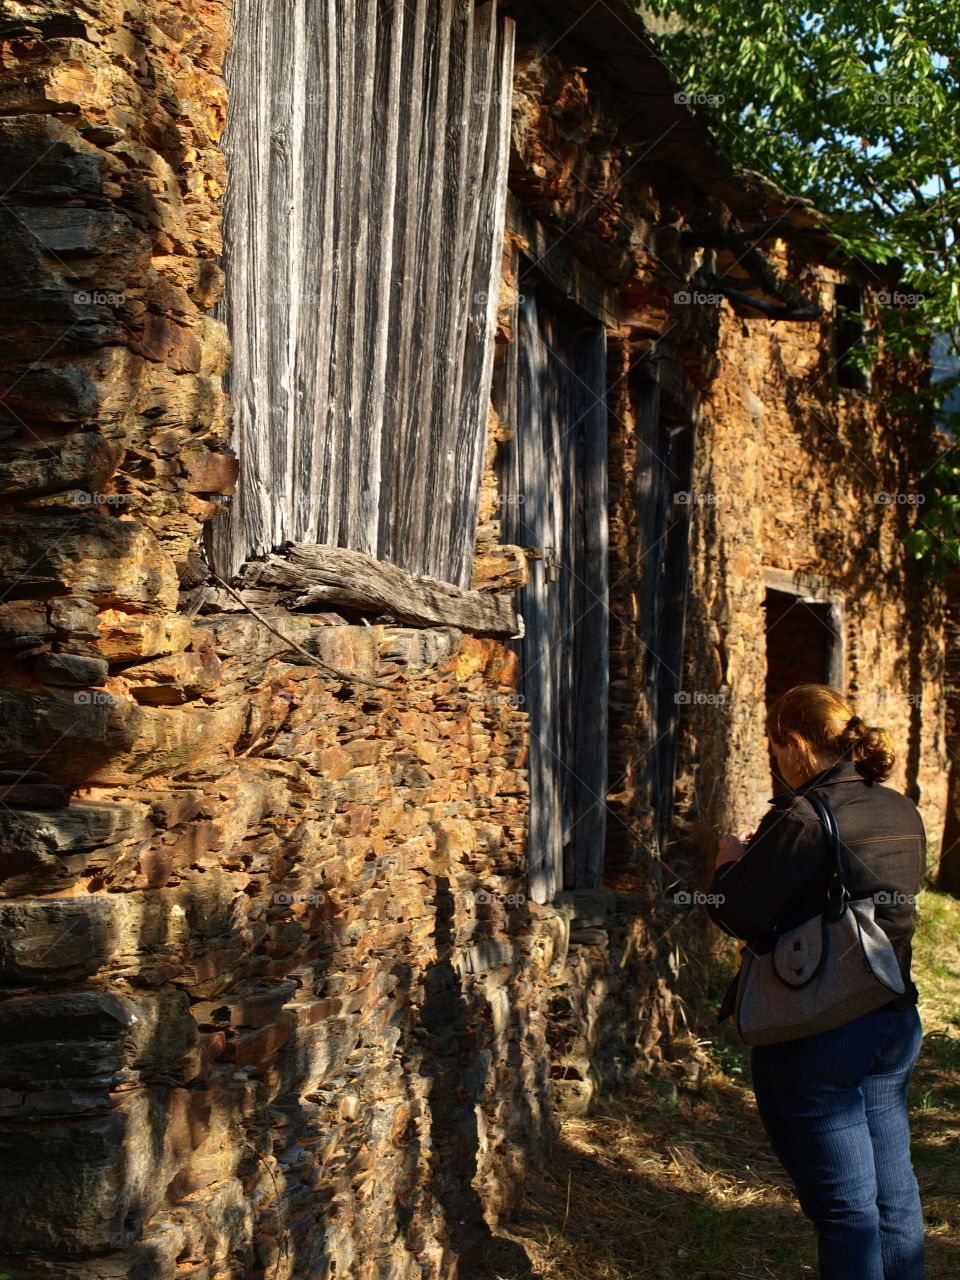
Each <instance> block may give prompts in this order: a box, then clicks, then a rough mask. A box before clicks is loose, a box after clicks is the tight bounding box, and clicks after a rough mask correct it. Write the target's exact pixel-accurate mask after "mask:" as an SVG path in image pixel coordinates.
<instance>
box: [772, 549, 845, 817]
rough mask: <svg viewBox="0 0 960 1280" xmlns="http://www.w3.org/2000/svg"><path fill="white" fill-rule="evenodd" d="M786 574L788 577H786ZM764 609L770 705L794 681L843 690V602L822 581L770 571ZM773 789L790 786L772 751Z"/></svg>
mask: <svg viewBox="0 0 960 1280" xmlns="http://www.w3.org/2000/svg"><path fill="white" fill-rule="evenodd" d="M784 579H785V580H784ZM763 607H764V612H765V615H766V620H765V632H766V651H767V676H766V688H765V699H766V705H767V707H769V706H770V705H771V704H772V703H773V702H774V701H775V699H776V698H778V697H779V696H780V694H781V693H785V692H786V691H787V689H791V688H793V686H794V685H796V684H829V685H832V686H833V687H834V688H836V689H839V690H840V691H841V692H842V691H843V676H844V672H843V667H844V662H843V649H844V645H843V603H842V600H840V599H839V598H838V597H837V596H835V595H834V594H832V593H831V592H830V591H829V588H828V587H826V585H825V584H822V583H819V582H797V581H795V580H794V579H792V578H789V577H788V576H787V575H785V574H784V575H782V576H781V575H780V574H776V573H774V572H770V573H768V575H767V589H766V595H765V598H764V602H763ZM770 774H771V778H772V781H773V794H774V795H780V794H782V793H783V792H784V791H786V790H789V788H788V787H787V784H786V782H785V781H784V780H783V778H782V777H781V776H780V774H779V773H778V772H777V768H776V761H775V760H774V757H773V753H772V752H770Z"/></svg>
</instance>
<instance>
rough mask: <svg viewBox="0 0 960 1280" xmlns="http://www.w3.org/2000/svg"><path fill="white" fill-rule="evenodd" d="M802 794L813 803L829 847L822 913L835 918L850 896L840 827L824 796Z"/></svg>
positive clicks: (809, 793)
mask: <svg viewBox="0 0 960 1280" xmlns="http://www.w3.org/2000/svg"><path fill="white" fill-rule="evenodd" d="M803 794H804V796H806V798H807V799H808V800H809V801H810V803H811V804H812V805H813V808H814V811H815V812H816V814H817V817H818V818H819V819H820V823H821V826H822V827H823V829H824V831H825V833H826V836H827V843H828V845H829V847H830V853H831V856H832V860H833V868H832V870H831V872H830V881H829V883H828V885H827V905H826V908H825V911H824V914H825V915H826V917H827V919H828V920H837V919H839V918H840V916H842V915H843V911H844V906H845V904H846V902H847V899H848V898H849V897H850V893H849V891H848V889H847V886H846V885H845V884H844V881H843V860H842V857H841V853H840V848H841V843H840V828H839V827H838V826H837V815H836V814H835V813H834V812H833V809H832V808H831V806H830V802H829V801H828V800H827V798H826V796H822V795H818V794H817V792H816V791H805V792H804V793H803Z"/></svg>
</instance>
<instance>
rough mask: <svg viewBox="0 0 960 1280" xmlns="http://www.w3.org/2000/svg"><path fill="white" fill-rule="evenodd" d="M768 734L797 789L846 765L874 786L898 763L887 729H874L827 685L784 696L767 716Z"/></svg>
mask: <svg viewBox="0 0 960 1280" xmlns="http://www.w3.org/2000/svg"><path fill="white" fill-rule="evenodd" d="M767 735H768V736H769V738H770V742H771V745H772V746H773V750H774V754H775V755H776V757H777V767H778V768H779V770H780V772H781V774H782V775H783V778H784V781H785V782H786V783H787V785H788V786H791V787H799V786H802V785H803V783H804V782H807V781H808V780H809V779H810V778H812V777H813V776H814V774H817V773H820V772H821V770H823V769H829V768H830V766H831V765H833V764H836V763H837V762H838V761H840V760H852V761H853V762H854V764H856V766H857V769H858V770H859V771H860V773H861V774H862V775H863V776H864V778H866V779H867V781H868V782H883V780H884V779H885V778H889V776H890V774H891V773H892V772H893V766H894V764H895V763H896V756H895V755H894V754H893V748H892V745H891V743H890V735H889V734H888V733H887V731H886V729H878V728H870V727H868V726H867V725H866V724H864V722H863V721H862V720H861V719H860V717H859V716H858V715H856V714H855V713H854V710H853V707H851V705H850V703H849V702H847V700H846V698H844V697H843V695H842V694H840V693H838V692H837V690H836V689H831V688H830V687H829V686H828V685H825V684H798V685H794V687H793V688H792V689H788V690H787V692H786V693H784V694H781V695H780V697H779V698H777V700H776V702H774V704H773V706H772V707H771V708H770V710H769V711H768V712H767Z"/></svg>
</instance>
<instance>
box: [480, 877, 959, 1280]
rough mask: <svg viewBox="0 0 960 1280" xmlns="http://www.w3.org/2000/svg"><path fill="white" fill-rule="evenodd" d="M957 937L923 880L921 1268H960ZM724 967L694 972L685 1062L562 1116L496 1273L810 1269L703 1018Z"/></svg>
mask: <svg viewBox="0 0 960 1280" xmlns="http://www.w3.org/2000/svg"><path fill="white" fill-rule="evenodd" d="M958 941H960V902H957V901H955V900H954V899H952V898H949V897H946V896H945V895H942V894H938V893H935V892H933V891H930V890H927V891H925V892H924V893H923V895H922V898H921V902H920V925H919V928H918V932H917V936H916V939H915V960H914V973H915V976H916V980H917V985H918V987H919V989H920V993H921V1005H920V1013H921V1018H922V1020H923V1023H924V1028H925V1033H926V1034H925V1039H924V1047H923V1052H922V1054H921V1059H920V1062H919V1063H918V1066H917V1070H916V1073H915V1076H914V1082H913V1087H912V1091H911V1107H912V1130H913V1139H914V1141H913V1154H914V1165H915V1168H916V1170H917V1177H918V1179H919V1182H920V1188H921V1195H922V1198H923V1203H924V1212H925V1217H926V1220H927V1238H928V1266H927V1274H928V1276H930V1277H940V1276H956V1275H960V947H958ZM726 972H729V961H725V960H722V959H721V960H714V961H711V962H710V963H709V965H708V966H707V968H706V971H705V972H704V973H703V974H701V975H697V976H698V981H697V982H696V983H695V984H693V985H695V986H696V987H698V989H700V990H705V992H706V998H705V1002H704V1007H703V1008H702V1009H694V1010H693V1015H694V1019H695V1025H697V1026H699V1027H700V1028H701V1033H702V1036H701V1039H700V1040H699V1041H697V1040H695V1039H693V1038H692V1037H691V1040H690V1042H689V1044H688V1045H687V1046H686V1055H685V1057H686V1060H685V1061H678V1062H675V1063H670V1064H663V1065H662V1067H661V1068H660V1069H659V1070H658V1071H657V1072H656V1073H654V1074H652V1075H651V1076H650V1077H649V1078H648V1079H647V1080H646V1081H644V1082H643V1084H642V1085H640V1086H638V1087H636V1088H634V1089H633V1090H632V1091H631V1092H630V1093H629V1094H628V1095H623V1096H620V1097H618V1098H615V1099H608V1100H605V1101H604V1102H602V1103H601V1104H599V1105H598V1107H597V1108H596V1110H595V1111H594V1112H593V1113H591V1114H590V1115H588V1116H584V1117H578V1118H571V1119H568V1120H566V1121H565V1122H564V1124H563V1128H562V1133H561V1136H560V1141H559V1143H558V1145H557V1148H556V1150H555V1151H554V1152H553V1153H552V1156H551V1159H550V1160H549V1161H548V1162H547V1167H546V1168H545V1169H544V1170H543V1171H542V1175H541V1179H540V1185H539V1186H538V1187H537V1188H536V1189H535V1190H532V1191H531V1192H530V1194H529V1195H528V1196H527V1198H526V1201H525V1203H524V1206H523V1208H522V1211H521V1212H520V1213H519V1214H518V1215H517V1217H516V1219H515V1220H514V1221H513V1222H511V1223H509V1224H504V1225H503V1227H502V1228H501V1229H500V1234H501V1237H502V1243H503V1244H504V1245H507V1244H508V1243H509V1244H510V1246H511V1249H512V1253H511V1257H512V1262H511V1263H510V1264H509V1266H507V1267H498V1266H497V1265H496V1264H494V1266H493V1268H492V1272H491V1275H495V1280H520V1277H523V1278H524V1280H527V1278H529V1277H538V1278H539V1280H639V1278H641V1277H643V1278H644V1280H647V1278H649V1280H803V1278H807V1280H811V1278H813V1277H816V1275H817V1268H816V1260H815V1249H814V1241H813V1230H812V1227H811V1226H810V1224H809V1223H808V1222H807V1220H806V1219H805V1218H804V1217H803V1216H802V1214H801V1213H800V1211H799V1209H798V1208H797V1206H796V1203H795V1200H794V1196H793V1190H792V1187H791V1186H790V1184H789V1182H788V1181H787V1179H786V1176H785V1175H784V1173H783V1171H782V1170H781V1168H780V1166H779V1165H778V1164H777V1162H776V1160H775V1158H774V1157H773V1155H772V1153H771V1152H770V1150H769V1148H768V1146H767V1142H766V1138H765V1135H764V1133H763V1130H762V1128H761V1126H760V1122H759V1119H758V1118H757V1116H756V1112H755V1109H754V1105H753V1097H752V1093H751V1091H750V1084H749V1059H748V1056H747V1054H745V1052H744V1050H743V1046H742V1045H741V1044H740V1042H739V1040H738V1039H737V1037H736V1033H735V1032H733V1031H732V1030H731V1029H730V1028H729V1027H726V1026H725V1027H723V1028H718V1027H717V1024H716V1022H715V1021H713V1020H712V1019H711V1017H710V1009H711V1008H713V1007H715V1004H716V1000H717V996H718V992H719V991H720V990H721V989H722V986H723V982H724V978H725V976H726ZM700 979H702V981H701V980H700ZM708 1002H709V1003H708ZM521 1250H522V1253H521ZM518 1257H524V1258H525V1259H526V1261H524V1262H523V1263H522V1265H521V1266H519V1267H518V1266H517V1264H516V1259H517V1258H518Z"/></svg>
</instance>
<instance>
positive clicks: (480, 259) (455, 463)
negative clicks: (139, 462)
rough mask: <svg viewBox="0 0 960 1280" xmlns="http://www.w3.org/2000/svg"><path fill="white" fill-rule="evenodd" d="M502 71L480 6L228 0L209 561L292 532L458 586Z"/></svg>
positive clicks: (505, 43)
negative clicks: (224, 470) (222, 494)
mask: <svg viewBox="0 0 960 1280" xmlns="http://www.w3.org/2000/svg"><path fill="white" fill-rule="evenodd" d="M512 67H513V24H512V22H511V21H510V20H509V19H503V18H499V17H498V16H497V13H496V4H495V3H493V2H492V0H491V2H490V3H487V4H484V5H481V6H479V7H478V8H477V9H476V10H475V9H474V7H473V3H472V0H407V2H406V3H404V4H393V3H388V0H297V2H296V3H293V4H290V5H283V6H279V7H277V6H276V5H273V4H271V3H269V0H237V4H236V7H235V14H234V42H233V50H232V53H231V55H230V59H229V63H228V67H227V72H226V78H227V83H228V88H229V91H230V104H231V105H230V111H229V116H228V124H227V130H226V134H225V138H224V150H225V152H226V154H227V157H228V164H229V174H230V177H229V183H228V190H227V198H226V205H225V219H224V240H225V254H224V266H225V270H226V275H227V294H226V303H225V308H224V314H225V316H226V318H227V321H228V324H229V327H230V331H231V337H232V341H233V351H234V355H233V366H232V370H231V373H230V390H231V393H232V396H233V402H234V411H235V431H234V447H235V448H236V451H237V453H238V455H239V458H240V481H239V484H238V489H237V496H236V499H235V501H234V503H233V505H232V507H231V509H230V511H229V513H227V514H226V515H225V516H224V518H223V519H221V520H219V521H218V522H217V525H216V528H215V530H214V535H213V546H212V555H213V559H214V563H215V565H216V568H217V570H218V572H220V573H221V574H223V575H224V576H226V577H232V576H234V575H235V574H236V572H237V570H238V569H239V568H240V566H241V565H242V564H243V563H244V562H245V561H246V560H248V559H249V558H250V557H251V556H255V555H262V554H264V553H266V552H268V551H270V550H273V549H276V548H277V547H279V546H280V545H282V544H283V543H284V542H285V541H287V540H290V539H292V540H294V541H301V542H313V543H318V544H332V545H338V546H344V547H350V548H354V549H357V550H362V551H365V552H367V553H369V554H370V555H373V556H376V557H377V558H379V559H381V560H385V561H390V562H392V563H394V564H397V565H401V566H403V567H404V568H406V569H409V570H410V571H411V572H414V573H427V574H430V575H433V576H435V577H438V578H440V579H443V580H446V581H448V582H451V583H455V584H457V585H459V586H469V583H470V578H471V564H472V555H473V544H474V539H475V531H476V517H477V501H478V495H479V488H480V484H479V481H480V471H481V464H482V456H483V443H484V433H485V428H486V420H487V404H488V397H489V383H490V374H491V362H492V351H493V330H494V324H495V312H496V272H497V268H498V265H499V254H500V247H501V241H502V234H503V224H504V202H505V197H506V181H507V160H508V150H509V123H510V91H511V81H512Z"/></svg>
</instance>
